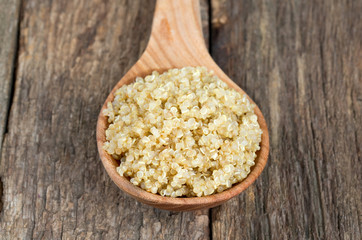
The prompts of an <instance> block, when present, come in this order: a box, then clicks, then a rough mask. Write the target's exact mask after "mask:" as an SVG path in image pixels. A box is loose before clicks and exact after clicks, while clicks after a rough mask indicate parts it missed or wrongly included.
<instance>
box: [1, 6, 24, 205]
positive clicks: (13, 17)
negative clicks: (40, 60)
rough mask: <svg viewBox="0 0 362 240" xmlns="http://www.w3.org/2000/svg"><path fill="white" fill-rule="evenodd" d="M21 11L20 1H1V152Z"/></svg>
mask: <svg viewBox="0 0 362 240" xmlns="http://www.w3.org/2000/svg"><path fill="white" fill-rule="evenodd" d="M19 11H20V0H15V1H7V0H0V23H1V24H0V152H1V147H2V142H3V141H2V140H3V135H4V131H5V127H6V120H7V115H8V109H9V102H10V97H11V89H12V82H13V79H12V78H13V70H14V68H15V65H14V59H15V58H16V51H17V33H18V22H19ZM0 192H1V191H0ZM0 195H1V194H0ZM0 208H1V207H0Z"/></svg>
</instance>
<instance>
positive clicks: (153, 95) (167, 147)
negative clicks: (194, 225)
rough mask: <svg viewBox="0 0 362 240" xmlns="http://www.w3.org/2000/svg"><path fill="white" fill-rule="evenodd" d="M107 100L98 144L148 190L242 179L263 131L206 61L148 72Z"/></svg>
mask: <svg viewBox="0 0 362 240" xmlns="http://www.w3.org/2000/svg"><path fill="white" fill-rule="evenodd" d="M114 96H115V97H114V100H113V102H112V103H111V102H108V105H107V109H105V110H104V114H105V115H106V116H107V117H108V122H109V127H108V129H107V130H106V139H107V141H106V142H105V144H104V149H105V150H106V151H107V152H108V153H109V154H111V155H112V157H113V158H115V159H117V160H120V166H119V167H117V172H118V173H119V174H120V175H121V176H125V177H127V178H128V179H129V180H130V181H131V183H133V184H134V185H137V186H139V187H141V188H143V189H145V190H147V191H148V192H152V193H158V194H160V195H162V196H170V197H180V196H187V197H193V196H197V197H201V196H206V195H210V194H213V193H216V192H222V191H224V190H225V189H228V188H230V187H231V186H232V185H233V184H234V183H238V182H240V181H242V180H243V179H244V178H246V176H247V175H248V174H249V172H250V167H251V166H253V165H254V159H255V157H256V153H255V152H256V151H257V150H259V149H260V147H259V143H260V141H261V134H262V131H261V129H260V126H259V124H258V122H257V116H256V115H255V114H254V110H253V109H254V105H252V104H251V103H250V102H249V100H248V98H247V97H246V96H245V95H243V94H240V93H238V92H237V91H235V90H234V89H231V88H230V87H228V86H227V84H225V83H224V82H223V81H221V80H220V79H219V78H218V77H217V76H215V75H214V74H213V72H212V71H208V70H207V69H206V68H205V67H185V68H182V69H170V70H168V71H166V72H164V73H162V74H159V73H158V72H153V73H152V75H149V76H146V77H145V78H140V77H137V78H136V80H135V82H134V83H132V84H129V85H124V86H122V87H121V88H119V89H118V90H116V92H115V94H114Z"/></svg>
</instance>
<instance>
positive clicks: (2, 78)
mask: <svg viewBox="0 0 362 240" xmlns="http://www.w3.org/2000/svg"><path fill="white" fill-rule="evenodd" d="M201 4H202V16H203V26H204V33H205V37H206V39H207V43H208V45H209V48H210V52H211V54H212V56H213V57H214V59H215V60H216V62H217V63H218V64H219V65H220V66H221V68H222V69H223V70H224V71H225V72H226V73H227V74H228V75H229V76H230V77H231V78H232V79H233V80H234V81H235V82H237V83H238V84H239V85H240V86H241V87H242V88H243V89H245V90H246V92H247V93H248V94H249V95H250V96H251V97H252V98H253V99H254V100H255V102H256V103H257V104H258V105H259V106H260V108H261V110H262V112H263V113H264V116H265V117H266V119H267V122H268V126H269V130H270V144H271V146H270V147H271V153H270V157H269V162H268V164H267V167H266V169H265V170H264V172H263V173H262V175H261V177H260V178H259V179H258V180H257V181H256V182H255V183H254V184H253V185H252V186H251V187H249V188H248V189H247V190H246V191H245V192H243V193H242V194H241V195H240V196H239V197H236V198H234V199H232V200H231V201H229V202H228V203H226V204H224V205H222V206H220V207H216V208H214V209H211V210H204V211H197V212H185V213H174V212H168V211H161V210H157V209H154V208H152V207H148V206H145V205H143V204H140V203H138V202H135V201H134V200H133V199H131V198H129V197H128V196H126V195H125V194H124V193H122V192H121V191H119V190H118V188H117V187H116V186H115V185H114V184H113V183H112V182H111V180H110V179H109V177H108V175H107V174H106V172H105V170H104V169H103V166H102V164H101V162H100V160H99V157H98V155H97V150H96V140H95V127H96V119H97V115H98V112H99V109H100V107H101V105H102V103H103V101H104V100H105V97H106V96H107V94H108V92H109V91H110V90H111V88H112V87H113V85H114V84H115V83H116V82H117V81H118V80H119V79H120V77H121V76H122V75H123V74H125V72H126V71H127V70H128V69H129V68H130V67H131V66H132V65H133V63H134V62H135V61H136V60H137V59H138V57H139V56H140V54H141V53H142V51H143V50H144V48H145V45H146V43H147V39H148V36H149V33H150V27H151V21H152V14H153V10H154V5H155V2H154V1H146V0H144V1H141V0H137V1H133V0H117V1H107V0H103V1H102V0H79V1H65V0H63V1H61V0H59V1H58V0H54V1H50V0H42V1H38V0H27V1H25V0H23V1H21V0H11V1H10V0H0V93H1V95H0V103H1V105H0V130H1V131H0V140H1V143H2V144H1V162H0V178H1V184H0V194H1V204H0V208H1V214H0V238H1V239H31V238H34V239H151V238H153V239H221V240H223V239H356V240H357V239H361V238H362V236H361V235H362V220H361V219H362V215H361V211H362V199H361V196H362V191H361V185H362V184H361V183H362V181H361V176H362V167H361V142H362V129H361V128H362V116H361V114H362V81H361V79H362V75H361V74H362V71H361V70H362V58H361V57H362V49H361V39H362V19H361V12H362V1H361V0H339V1H328V0H326V1H317V0H314V1H312V0H306V1H304V0H303V1H302V0H291V1H287V0H273V1H267V0H241V1H236V0H235V1H230V0H229V1H227V0H211V1H206V0H202V1H201Z"/></svg>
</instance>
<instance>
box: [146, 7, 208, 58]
mask: <svg viewBox="0 0 362 240" xmlns="http://www.w3.org/2000/svg"><path fill="white" fill-rule="evenodd" d="M148 50H150V51H152V52H153V54H157V55H160V54H161V55H164V56H165V57H167V58H174V55H175V54H177V55H181V56H183V57H186V58H190V57H191V58H192V57H197V56H199V54H200V52H201V51H202V52H203V53H207V52H208V50H207V48H206V45H205V41H204V38H203V34H202V29H201V18H200V3H199V0H157V3H156V9H155V14H154V17H153V23H152V31H151V37H150V40H149V43H148V45H147V48H146V52H147V51H148Z"/></svg>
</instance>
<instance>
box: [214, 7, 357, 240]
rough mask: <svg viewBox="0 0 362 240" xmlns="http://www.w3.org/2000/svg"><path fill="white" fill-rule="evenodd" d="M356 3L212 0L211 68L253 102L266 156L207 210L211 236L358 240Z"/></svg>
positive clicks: (220, 237) (227, 237) (217, 237)
mask: <svg viewBox="0 0 362 240" xmlns="http://www.w3.org/2000/svg"><path fill="white" fill-rule="evenodd" d="M361 4H362V2H361V1H347V0H345V1H298V0H294V1H282V0H276V1H265V0H257V1H251V0H250V1H249V0H246V1H226V0H223V1H218V0H212V10H213V14H212V23H213V25H212V32H211V37H212V39H211V43H212V45H211V48H212V54H213V57H214V59H215V60H216V62H217V63H218V64H219V65H220V66H221V67H222V69H223V70H224V71H225V72H226V73H227V74H228V75H229V76H230V77H231V78H232V79H233V80H234V81H236V82H237V83H238V84H239V85H240V86H241V87H242V88H243V89H245V90H246V92H247V93H248V94H249V95H250V96H251V97H252V98H253V99H254V100H255V101H256V103H257V104H258V105H259V106H260V108H261V110H262V111H263V113H264V114H265V117H266V119H267V122H268V126H269V129H270V136H271V137H270V140H271V145H270V148H271V154H270V159H269V162H268V165H267V168H266V170H265V171H264V172H263V174H262V175H261V177H260V178H259V179H258V180H257V181H256V184H254V185H252V186H251V187H250V188H248V189H247V190H246V192H244V194H241V195H240V197H239V198H235V199H233V200H231V201H229V202H228V203H226V204H223V205H221V206H220V207H217V208H215V209H213V210H212V213H211V216H212V239H361V238H362V236H361V228H362V226H361V209H362V199H361V196H362V191H361V185H362V184H361V183H362V181H361V172H362V166H361V142H362V136H361V135H362V129H361V128H362V122H361V119H362V116H361V113H362V111H361V110H362V109H361V107H362V101H361V96H362V82H361V70H362V61H361V51H362V49H361V39H362V21H361V14H360V13H361V12H362V8H361V7H362V6H361Z"/></svg>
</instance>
